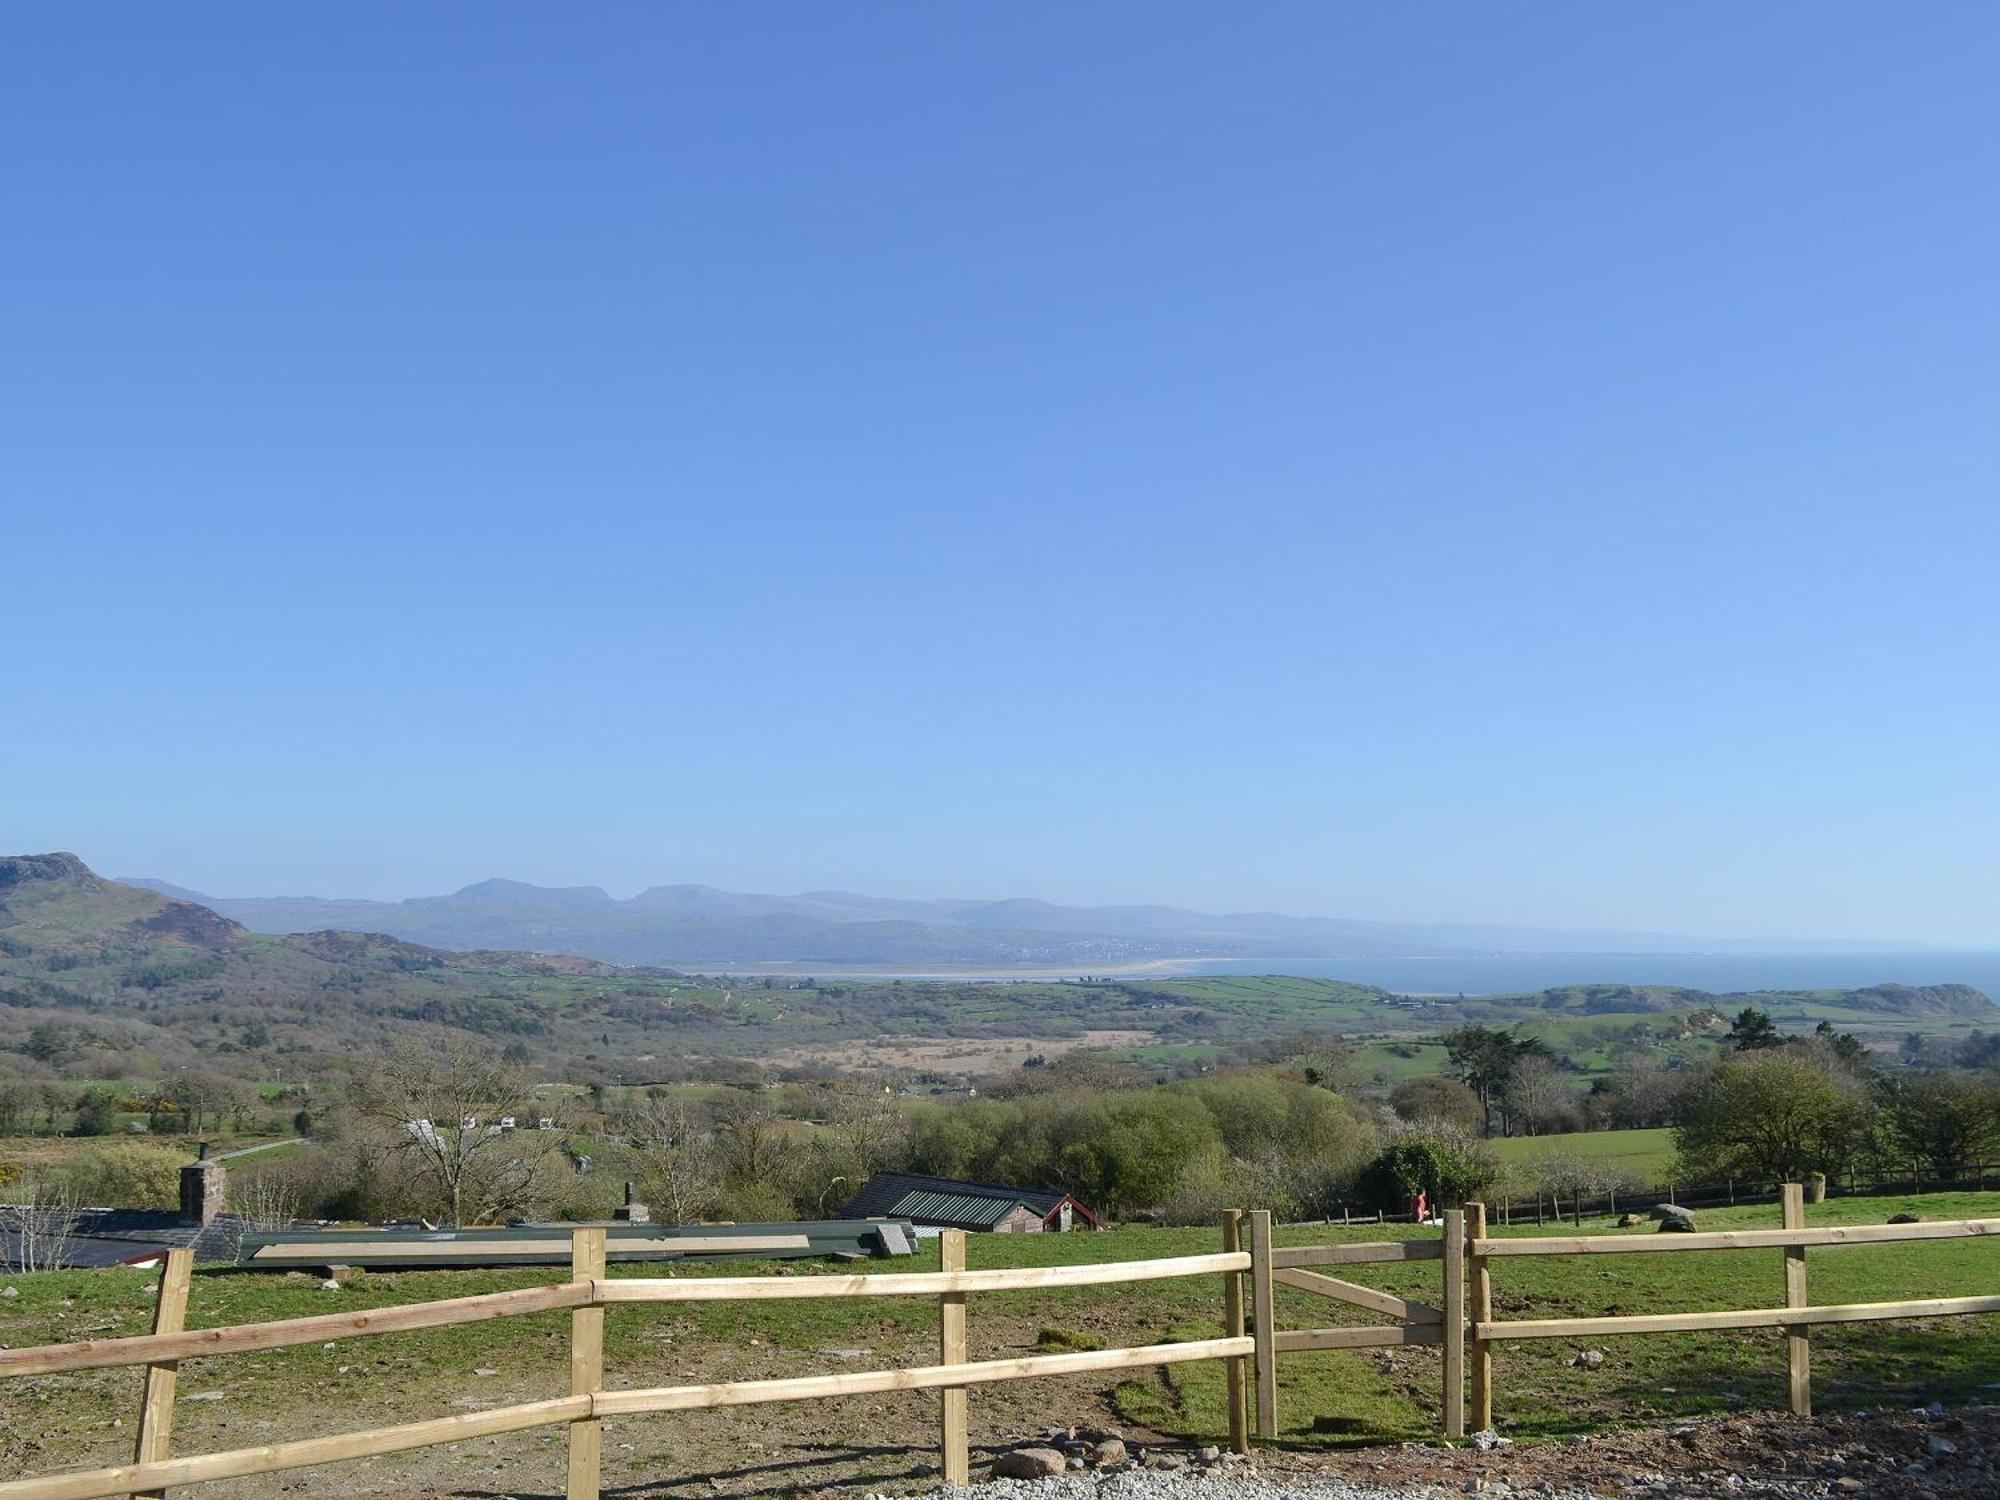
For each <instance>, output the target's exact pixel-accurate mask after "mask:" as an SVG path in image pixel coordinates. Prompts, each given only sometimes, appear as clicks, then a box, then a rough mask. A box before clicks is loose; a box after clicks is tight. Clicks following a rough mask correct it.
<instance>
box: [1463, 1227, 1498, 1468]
mask: <svg viewBox="0 0 2000 1500" xmlns="http://www.w3.org/2000/svg"><path fill="white" fill-rule="evenodd" d="M1465 1237H1466V1239H1467V1240H1468V1241H1470V1240H1483V1239H1485V1238H1486V1205H1485V1204H1484V1203H1468V1204H1466V1205H1465ZM1466 1259H1467V1261H1468V1262H1469V1263H1470V1267H1471V1271H1472V1278H1471V1280H1472V1309H1471V1311H1472V1326H1473V1333H1472V1430H1473V1431H1474V1432H1485V1431H1486V1430H1487V1429H1488V1428H1490V1427H1491V1426H1492V1425H1493V1345H1492V1344H1491V1343H1489V1342H1488V1341H1487V1340H1486V1339H1485V1338H1483V1337H1481V1336H1480V1332H1479V1330H1480V1329H1481V1328H1483V1327H1484V1326H1485V1325H1486V1324H1488V1323H1490V1322H1492V1321H1493V1270H1492V1267H1490V1266H1489V1265H1488V1264H1487V1262H1486V1257H1485V1256H1483V1255H1477V1254H1473V1253H1471V1252H1470V1251H1468V1253H1467V1255H1466Z"/></svg>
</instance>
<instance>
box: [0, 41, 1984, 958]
mask: <svg viewBox="0 0 2000 1500" xmlns="http://www.w3.org/2000/svg"><path fill="white" fill-rule="evenodd" d="M1996 44H2000V15H1996V13H1995V12H1994V11H1993V10H1992V9H1991V8H1990V7H1987V6H1982V5H1972V4H1956V5H1954V4H1939V5H1932V6H1924V7H1920V8H1909V7H1904V8H1899V9H1896V10H1894V11H1893V12H1892V11H1888V10H1882V9H1877V8H1871V7H1861V6H1845V5H1831V6H1830V5H1825V4H1796V5H1768V6H1758V7H1732V6H1720V5H1717V6H1708V7H1699V6H1698V7H1675V8H1671V9H1668V8H1651V9H1640V8H1635V7H1624V6H1605V5H1601V4H1590V5H1575V6H1562V5H1538V6H1527V7H1514V6H1509V7H1504V8H1503V7H1495V6H1482V5H1470V4H1467V5H1456V6H1454V5H1441V6H1432V7H1423V8H1420V9H1411V8H1408V7H1360V6H1330V5H1319V4H1314V5H1300V6H1291V7H1287V6H1268V7H1259V8H1258V9H1257V10H1256V11H1255V12H1254V13H1232V14H1230V15H1226V16H1225V15H1224V13H1222V12H1221V11H1218V10H1216V9H1215V8H1213V7H1208V6H1174V5H1159V4H1146V5H1124V6H1120V5H1105V6H1092V7H1087V8H1079V7H1056V6H1048V7H1033V6H1025V7H1005V8H998V7H975V6H969V5H967V6H938V5H929V4H925V5H917V4H908V5H881V6H870V7H860V8H851V7H827V6H803V5H798V6H772V7H754V8H750V7H702V8H697V7H669V6H636V5H626V6H621V5H609V6H600V7H593V8H592V9H590V10H589V11H587V12H578V11H575V10H568V11H564V10H557V9H550V8H547V7H529V6H509V5H491V4H481V5H478V6H457V7H453V6H446V5H438V6H423V7H402V6H395V7H391V6H383V5H342V6H327V5H321V6H295V7H282V8H267V7H242V6H238V7H207V8H199V9H195V10H188V9H185V8H170V9H165V8H159V7H144V6H136V5H130V6H102V7H90V8H83V7H65V8H59V9H56V10H49V9H43V10H41V11H32V10H27V9H16V10H13V11H10V12H9V13H7V14H6V15H5V16H4V17H0V202H4V204H5V215H4V217H5V221H6V225H7V227H6V230H5V233H4V234H0V270H4V276H0V346H3V347H4V349H5V351H6V353H5V356H4V358H0V510H3V511H4V519H5V527H4V531H0V547H4V557H0V569H4V573H3V574H0V576H4V578H5V591H4V595H0V600H4V608H5V614H6V618H7V621H8V627H7V629H6V630H5V632H4V634H0V641H4V642H5V645H4V648H0V649H4V652H5V661H4V668H5V673H6V681H7V689H6V692H5V695H4V698H0V729H4V733H0V845H4V846H6V847H8V848H10V849H14V850H24V849H36V850H39V849H48V848H70V849H75V850H76V851H78V852H79V853H82V854H83V855H84V856H85V857H86V858H87V859H89V860H91V862H92V863H93V864H95V865H96V866H98V867H99V868H100V869H104V870H107V871H113V872H117V873H130V874H152V875H157V876H161V877H165V878H169V879H173V880H178V881H181V882H184V883H186V884H190V885H194V886H197V887H199V888H202V889H206V890H210V891H213V892H216V893H218V894H252V893H256V894H269V893H280V892H283V893H302V892H316V893H323V894H349V895H375V896H400V895H409V894H416V893H422V892H428V891H435V890H440V889H448V888H452V887H455V886H457V885H459V884H463V883H465V882H468V881H471V880H474V879H478V878H481V877H484V876H488V875H494V874H506V875H512V876H516V877H519V878H524V879H530V880H537V881H544V882H549V883H570V882H575V883H593V884H603V885H606V886H607V887H609V888H611V889H612V890H613V891H614V892H616V893H618V894H629V893H630V892H631V891H633V890H636V889H638V888H640V887H643V886H645V885H649V884H654V883H660V882H666V881H676V880H699V881H707V882H710V883H714V884H719V885H725V886H731V887H735V888H756V889H780V890H797V889H803V888H808V887H818V886H844V887H849V888H855V889H865V890H873V891H881V892H887V893H898V894H911V895H920V894H921V895H929V894H946V893H950V894H965V895H993V896H1002V895H1009V894H1038V895H1045V896H1049V897H1051V898H1054V899H1059V900H1072V901H1096V900H1165V901H1174V902H1181V903H1186V904H1192V905H1200V906H1208V907H1219V908H1228V909H1244V908H1253V907H1266V908H1276V909H1282V910H1288V911H1294V912H1303V913H1317V914H1329V915H1332V914H1346V915H1355V916H1373V917H1391V918H1412V919H1476V920H1492V921H1503V922H1505V921H1513V922H1522V923H1562V924H1572V925H1600V926H1624V927H1634V926H1636V927H1648V928H1659V929H1672V930H1681V931H1699V932H1712V933H1716V934H1719V935H1751V934H1787V935H1792V934H1798V935H1827V936H1841V937H1860V936H1891V937H1913V938H1918V939H1925V940H1930V941H1936V942H1946V943H1994V944H2000V909H1996V902H1995V899H1994V898H1995V892H1996V888H2000V880H1997V879H1996V877H2000V852H1997V851H2000V778H1996V775H1995V755H1994V745H1995V730H1996V721H2000V706H1997V705H2000V698H1997V697H1996V694H1995V691H1994V687H1995V682H1996V666H2000V661H1996V658H2000V606H1996V603H1995V597H1994V573H1995V567H1994V564H1995V558H1996V551H1997V550H2000V548H1996V542H2000V536H1997V535H1996V530H2000V525H1996V520H1995V514H1994V503H1995V498H1996V480H1995V476H1996V474H2000V423H1996V421H1995V415H1996V413H1995V403H1996V395H2000V300H1996V297H1995V295H1994V288H1995V285H1996V282H1995V269H1994V268H1995V267H1996V266H2000V194H1996V192H1995V191H1994V183H1993V175H1994V169H1993V162H1994V143H1995V137H1996V127H2000V92H1996V90H1994V88H1993V87H1992V77H1993V65H1994V58H1995V52H1996Z"/></svg>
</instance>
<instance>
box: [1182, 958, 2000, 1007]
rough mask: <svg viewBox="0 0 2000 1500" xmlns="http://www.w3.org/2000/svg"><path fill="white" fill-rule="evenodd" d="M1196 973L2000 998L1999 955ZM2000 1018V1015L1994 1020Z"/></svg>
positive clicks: (1495, 988) (1345, 964) (1382, 962)
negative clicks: (1947, 991)
mask: <svg viewBox="0 0 2000 1500" xmlns="http://www.w3.org/2000/svg"><path fill="white" fill-rule="evenodd" d="M1188 968H1189V970H1190V971H1191V972H1194V973H1200V974H1299V975H1305V976H1310V977H1313V978H1324V979H1347V980H1352V981H1353V982H1354V983H1356V984H1373V985H1379V986H1381V987H1382V988H1383V989H1386V990H1395V991H1398V992H1400V993H1403V994H1411V995H1416V994H1423V995H1502V994H1510V993H1517V992H1520V991H1523V990H1546V989H1553V988H1555V987H1556V986H1558V985H1566V984H1672V985H1683V986H1685V987H1687V988H1689V989H1697V990H1710V991H1713V992H1715V993H1717V994H1727V993H1729V992H1732V991H1738V990H1834V989H1839V990H1858V989H1866V988H1867V987H1868V986H1870V985H1874V984H1881V983H1883V982H1885V981H1893V982H1895V983H1898V984H1969V985H1971V986H1972V987H1973V988H1974V989H1977V990H1982V991H1984V992H1985V993H1986V994H1987V995H1988V996H1990V997H1992V998H1994V999H1996V1000H2000V952H1992V951H1988V952H1964V953H1950V952H1935V953H1933V952H1922V953H1769V954H1759V953H1751V954H1722V953H1501V954H1494V955H1490V956H1484V957H1464V958H1458V957H1451V958H1341V959H1260V960H1229V961H1216V962H1212V963H1192V964H1190V965H1189V966H1188ZM1994 1019H1995V1021H1996V1023H2000V1012H1996V1014H1995V1017H1994Z"/></svg>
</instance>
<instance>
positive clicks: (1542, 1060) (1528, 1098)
mask: <svg viewBox="0 0 2000 1500" xmlns="http://www.w3.org/2000/svg"><path fill="white" fill-rule="evenodd" d="M1503 1093H1504V1096H1505V1101H1506V1107H1507V1113H1508V1115H1509V1116H1510V1117H1511V1118H1513V1119H1515V1120H1518V1121H1520V1122H1521V1124H1522V1125H1524V1126H1525V1127H1527V1132H1528V1134H1529V1135H1540V1134H1541V1133H1542V1132H1543V1131H1544V1130H1547V1129H1549V1128H1550V1127H1551V1126H1553V1125H1556V1124H1558V1123H1560V1122H1561V1120H1562V1119H1563V1117H1564V1116H1565V1115H1567V1114H1568V1113H1569V1112H1570V1110H1571V1109H1573V1108H1574V1107H1575V1104H1576V1096H1575V1093H1574V1091H1573V1090H1572V1089H1571V1088H1570V1086H1569V1085H1568V1083H1566V1082H1565V1081H1564V1080H1563V1076H1562V1070H1561V1069H1559V1068H1558V1067H1557V1066H1556V1065H1555V1064H1554V1063H1553V1062H1551V1061H1549V1059H1548V1058H1546V1057H1543V1056H1539V1055H1537V1054H1534V1053H1528V1054H1526V1055H1524V1056H1520V1057H1517V1058H1515V1059H1514V1066H1513V1068H1512V1069H1510V1070H1509V1072H1508V1074H1507V1083H1506V1086H1505V1088H1504V1090H1503Z"/></svg>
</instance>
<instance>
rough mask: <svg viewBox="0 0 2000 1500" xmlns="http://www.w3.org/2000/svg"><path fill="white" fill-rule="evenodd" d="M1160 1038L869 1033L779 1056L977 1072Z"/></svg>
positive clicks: (835, 1064)
mask: <svg viewBox="0 0 2000 1500" xmlns="http://www.w3.org/2000/svg"><path fill="white" fill-rule="evenodd" d="M1156 1040H1158V1038H1157V1037H1156V1036H1155V1035H1154V1034H1153V1033H1152V1032H1150V1031H1085V1032H1081V1033H1079V1034H1078V1035H1076V1036H1071V1037H1053V1038H1050V1037H1019V1036H1007V1037H988V1038H981V1037H959V1038H953V1039H950V1040H942V1041H941V1040H937V1039H934V1038H931V1037H894V1036H884V1037H871V1038H869V1039H868V1040H866V1041H854V1042H840V1043H837V1044H834V1045H830V1046H818V1047H811V1046H809V1047H792V1048H787V1049H786V1050H784V1051H782V1052H780V1053H778V1054H777V1058H778V1060H779V1061H781V1062H790V1063H812V1064H816V1065H818V1066H821V1067H832V1068H851V1069H868V1068H908V1069H913V1070H917V1071H921V1072H930V1073H945V1074H966V1075H973V1076H976V1075H978V1074H982V1073H991V1072H994V1071H995V1070H997V1069H1002V1068H1013V1067H1018V1066H1019V1065H1020V1064H1021V1062H1022V1060H1023V1059H1025V1058H1028V1057H1032V1056H1034V1055H1036V1054H1037V1053H1039V1054H1041V1055H1042V1056H1044V1057H1060V1056H1061V1055H1062V1054H1063V1053H1065V1052H1074V1051H1077V1050H1078V1049H1079V1048H1089V1047H1141V1046H1144V1045H1146V1044H1147V1043H1149V1042H1153V1041H1156Z"/></svg>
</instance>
